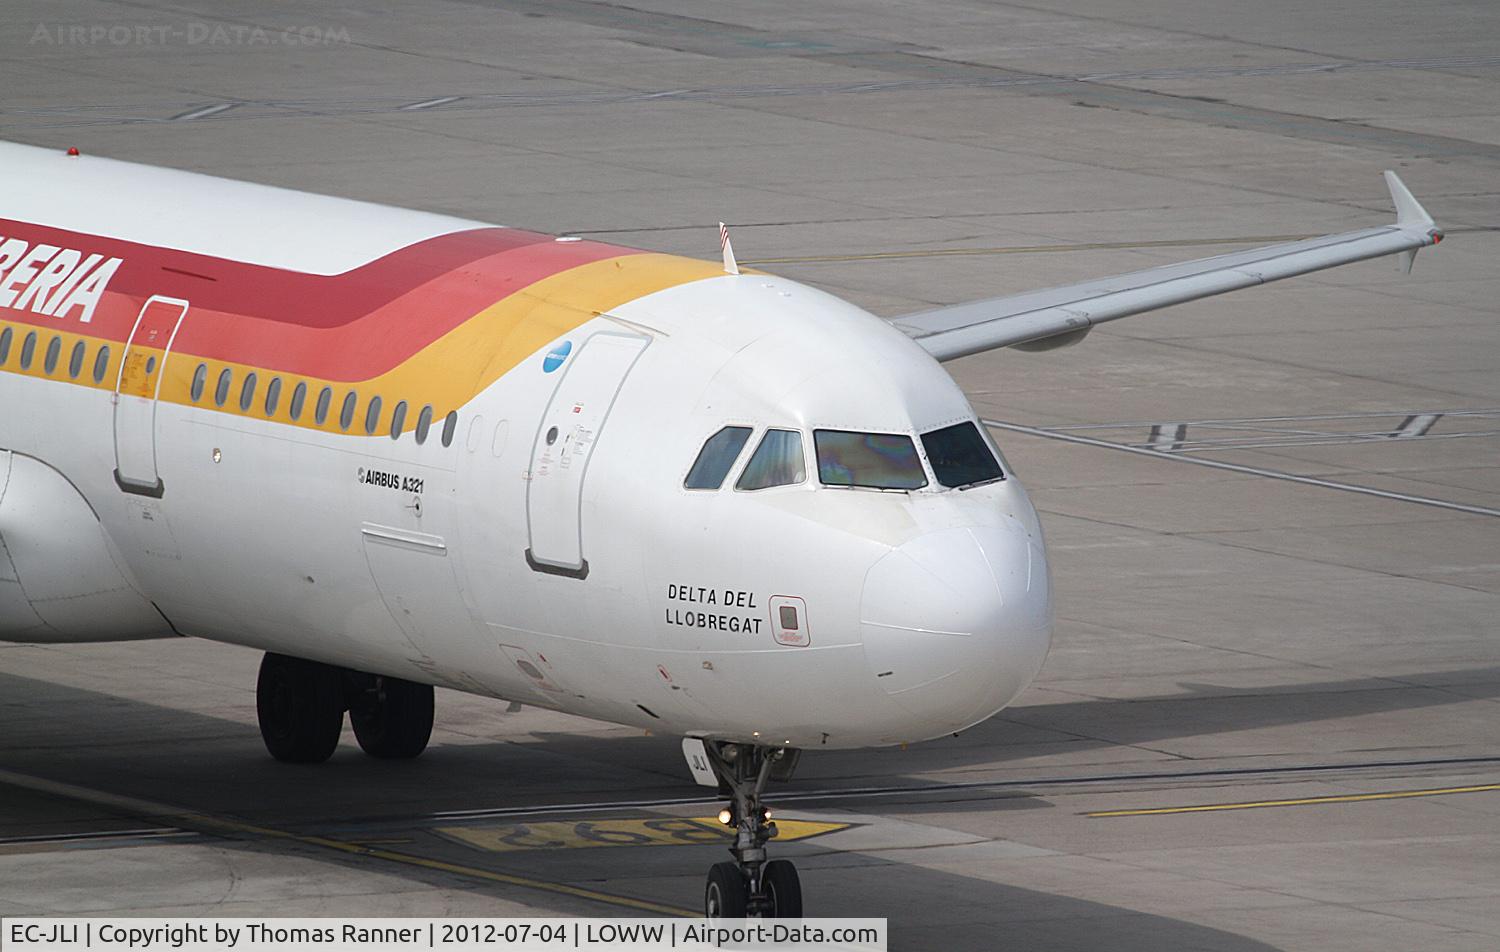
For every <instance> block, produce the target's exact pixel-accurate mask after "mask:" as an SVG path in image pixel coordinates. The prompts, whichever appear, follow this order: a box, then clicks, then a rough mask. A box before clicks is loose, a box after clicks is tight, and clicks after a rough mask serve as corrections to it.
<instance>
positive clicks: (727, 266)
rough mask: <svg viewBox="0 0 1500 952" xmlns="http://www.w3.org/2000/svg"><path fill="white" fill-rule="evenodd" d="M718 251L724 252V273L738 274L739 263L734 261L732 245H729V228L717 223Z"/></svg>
mask: <svg viewBox="0 0 1500 952" xmlns="http://www.w3.org/2000/svg"><path fill="white" fill-rule="evenodd" d="M719 250H720V251H722V252H724V271H725V272H726V273H728V274H739V273H740V263H739V262H738V261H735V260H734V245H732V244H730V243H729V226H728V225H726V224H724V223H723V222H719Z"/></svg>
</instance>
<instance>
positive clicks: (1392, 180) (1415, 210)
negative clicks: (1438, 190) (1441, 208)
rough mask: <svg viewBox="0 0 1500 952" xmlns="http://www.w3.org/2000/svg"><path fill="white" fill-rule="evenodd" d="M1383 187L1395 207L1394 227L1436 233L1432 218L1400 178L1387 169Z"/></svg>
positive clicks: (1439, 232)
mask: <svg viewBox="0 0 1500 952" xmlns="http://www.w3.org/2000/svg"><path fill="white" fill-rule="evenodd" d="M1385 186H1386V188H1388V189H1390V190H1391V203H1392V204H1393V205H1395V206H1396V225H1397V227H1400V228H1407V227H1417V228H1426V229H1430V230H1434V231H1437V233H1438V234H1441V233H1442V232H1441V231H1438V229H1437V223H1436V222H1434V221H1433V220H1432V216H1431V215H1429V214H1427V209H1425V208H1423V207H1422V203H1421V202H1418V201H1417V200H1416V198H1415V197H1414V196H1413V195H1412V193H1411V190H1410V189H1408V188H1407V187H1406V183H1405V182H1403V181H1401V176H1399V175H1397V174H1396V173H1395V172H1392V171H1391V170H1390V169H1387V170H1386V172H1385Z"/></svg>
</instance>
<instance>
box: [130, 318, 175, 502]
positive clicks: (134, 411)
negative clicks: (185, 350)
mask: <svg viewBox="0 0 1500 952" xmlns="http://www.w3.org/2000/svg"><path fill="white" fill-rule="evenodd" d="M187 310H188V302H186V301H184V300H181V299H179V298H170V297H163V296H161V295H159V294H158V295H154V296H153V297H151V298H150V299H149V300H148V301H146V304H145V306H143V307H142V308H141V313H140V314H139V315H138V316H137V317H136V319H135V327H134V328H133V329H132V330H131V332H130V339H129V340H128V341H127V342H126V344H125V354H124V356H123V357H122V358H121V359H120V374H119V376H118V377H117V378H116V379H115V483H116V484H118V485H119V487H120V488H121V489H123V490H125V491H126V492H128V493H137V494H139V495H142V496H161V494H162V490H163V486H162V481H161V474H160V473H159V472H157V467H156V399H157V397H158V396H159V395H160V393H161V380H162V372H163V370H164V368H165V367H166V363H167V356H168V354H170V353H171V352H172V342H173V341H174V340H176V338H177V331H178V329H179V328H180V327H181V326H182V319H183V318H184V317H185V316H186V315H187Z"/></svg>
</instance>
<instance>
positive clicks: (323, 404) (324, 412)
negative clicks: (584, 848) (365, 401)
mask: <svg viewBox="0 0 1500 952" xmlns="http://www.w3.org/2000/svg"><path fill="white" fill-rule="evenodd" d="M350 396H353V394H350ZM332 404H333V388H332V387H324V388H323V389H322V390H321V391H319V392H318V405H317V407H316V408H315V409H314V411H313V420H314V422H316V423H317V424H318V426H322V425H323V424H324V423H325V422H326V421H327V420H328V408H329V407H330V406H331V405H332Z"/></svg>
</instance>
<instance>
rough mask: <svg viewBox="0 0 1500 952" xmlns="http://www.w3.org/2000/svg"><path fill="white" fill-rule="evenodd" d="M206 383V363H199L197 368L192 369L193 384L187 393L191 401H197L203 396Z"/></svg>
mask: <svg viewBox="0 0 1500 952" xmlns="http://www.w3.org/2000/svg"><path fill="white" fill-rule="evenodd" d="M207 384H208V364H199V365H198V369H197V370H195V371H193V385H192V387H191V388H189V390H188V393H189V394H190V395H191V396H192V398H193V402H194V403H197V402H198V401H199V400H201V399H202V398H203V388H204V387H205V386H206V385H207Z"/></svg>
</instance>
